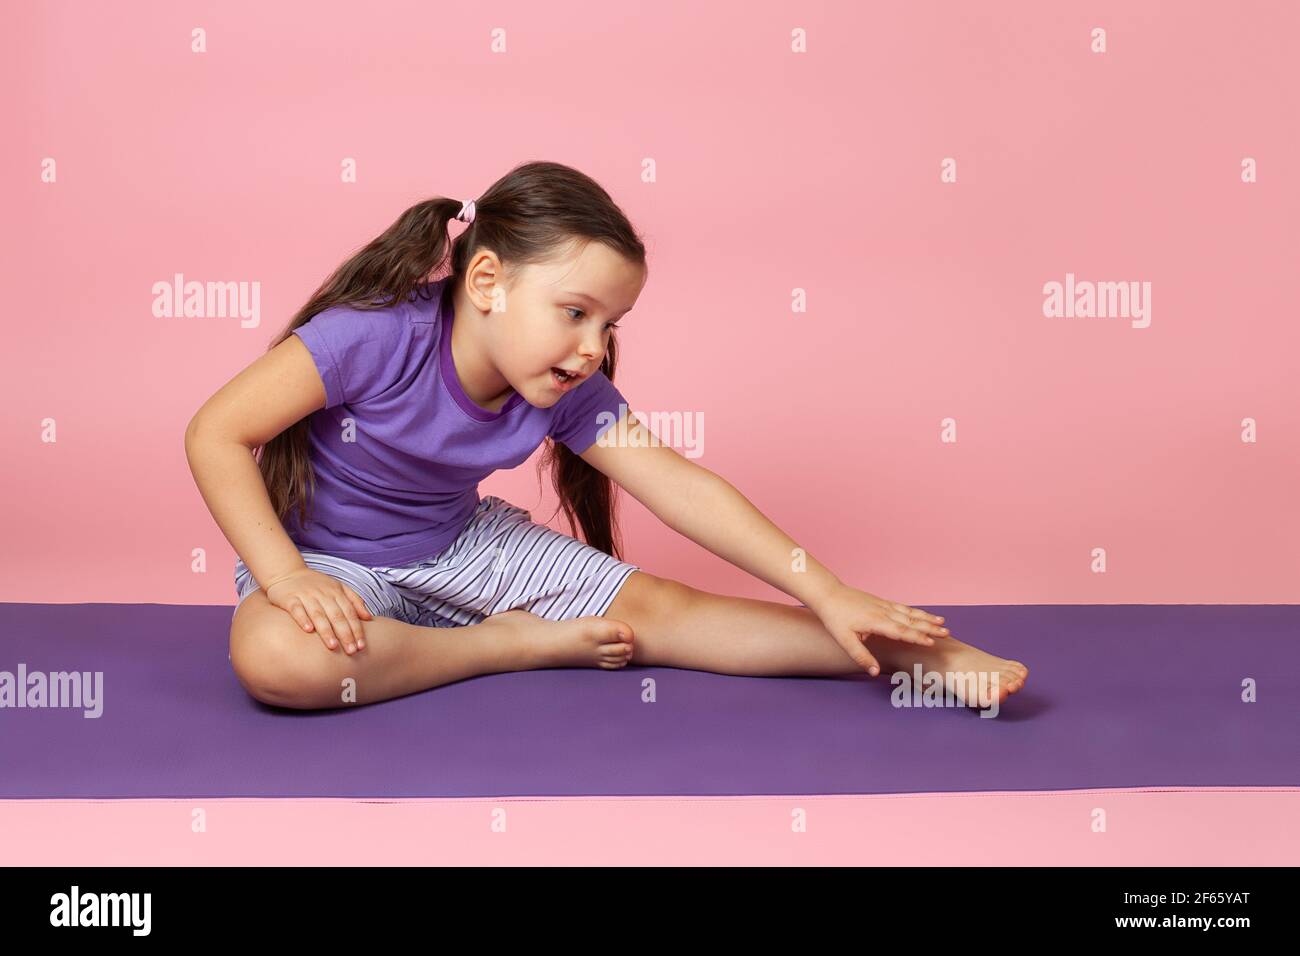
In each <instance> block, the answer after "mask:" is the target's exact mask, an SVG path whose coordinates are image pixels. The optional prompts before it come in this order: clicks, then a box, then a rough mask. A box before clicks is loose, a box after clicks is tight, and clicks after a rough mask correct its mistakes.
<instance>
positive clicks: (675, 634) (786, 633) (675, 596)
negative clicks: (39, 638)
mask: <svg viewBox="0 0 1300 956" xmlns="http://www.w3.org/2000/svg"><path fill="white" fill-rule="evenodd" d="M606 616H607V617H611V618H614V619H616V620H619V621H623V622H626V623H627V624H628V625H630V626H631V628H632V630H633V642H632V643H633V650H632V661H631V663H633V664H647V665H657V666H664V667H685V668H690V669H692V670H704V671H713V672H715V673H719V674H740V675H746V676H751V677H775V676H781V675H786V676H805V677H830V676H836V675H843V674H865V673H866V672H865V671H863V670H862V669H861V668H860V667H858V665H857V664H855V663H854V662H853V661H852V659H850V658H849V656H848V654H846V653H845V651H844V649H843V648H841V647H840V646H839V644H837V643H836V642H835V639H834V638H833V637H831V635H830V634H829V633H827V631H826V629H825V628H824V627H823V626H822V623H821V621H820V620H818V618H817V615H816V614H814V613H813V612H812V611H810V610H809V609H808V608H805V607H798V606H794V605H787V604H777V603H774V602H772V601H760V600H754V599H751V598H740V597H726V596H724V595H720V594H710V593H708V592H706V591H700V590H697V589H695V588H692V587H689V586H687V585H685V584H681V583H679V582H677V581H672V580H669V579H667V578H660V577H656V576H655V575H652V574H648V573H647V572H645V571H634V572H633V573H632V574H631V575H630V576H629V577H628V579H627V581H626V582H625V583H624V585H623V587H622V588H621V589H620V591H619V593H618V594H617V595H616V596H615V598H614V602H613V603H612V604H611V605H610V607H609V609H608V611H607V612H606ZM867 647H868V649H869V650H870V651H871V653H872V655H874V656H875V658H876V660H878V661H879V662H880V667H881V671H880V676H879V678H877V679H882V678H883V679H885V680H888V678H889V674H890V673H891V672H893V671H897V670H911V668H912V667H913V665H914V664H917V663H920V664H921V665H922V666H923V669H924V670H927V671H928V670H936V671H940V672H947V671H952V672H956V673H964V672H966V671H976V672H979V671H985V672H994V671H996V672H997V673H998V674H999V680H998V684H999V697H1000V698H1004V697H1005V696H1006V695H1007V694H1009V693H1012V692H1014V691H1017V690H1019V689H1020V688H1021V687H1022V686H1024V682H1025V679H1026V677H1027V676H1028V674H1029V670H1028V668H1026V667H1025V666H1024V665H1023V664H1021V663H1020V662H1019V661H1009V660H1006V659H1004V658H1001V657H997V656H996V655H993V654H988V653H985V652H984V651H981V650H979V649H978V648H975V647H972V646H971V645H969V644H966V643H964V642H962V641H960V640H958V639H957V638H955V637H945V638H942V639H936V640H935V643H934V645H933V646H932V647H922V646H920V645H917V644H905V643H903V642H901V641H895V640H891V639H890V638H886V637H880V636H872V637H870V638H868V639H867Z"/></svg>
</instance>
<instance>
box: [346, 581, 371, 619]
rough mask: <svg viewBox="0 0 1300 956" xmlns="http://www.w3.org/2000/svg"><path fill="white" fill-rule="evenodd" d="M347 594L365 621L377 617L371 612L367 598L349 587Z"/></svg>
mask: <svg viewBox="0 0 1300 956" xmlns="http://www.w3.org/2000/svg"><path fill="white" fill-rule="evenodd" d="M347 595H348V598H349V599H350V600H351V601H352V603H353V605H354V606H355V607H356V609H357V614H358V615H359V616H360V617H361V619H362V620H363V621H373V620H374V619H375V616H374V615H373V614H371V613H370V608H368V607H366V602H365V599H364V598H363V597H362V596H361V595H360V594H358V593H357V592H356V591H353V590H350V589H349V590H348V592H347Z"/></svg>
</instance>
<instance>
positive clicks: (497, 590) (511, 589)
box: [235, 495, 640, 627]
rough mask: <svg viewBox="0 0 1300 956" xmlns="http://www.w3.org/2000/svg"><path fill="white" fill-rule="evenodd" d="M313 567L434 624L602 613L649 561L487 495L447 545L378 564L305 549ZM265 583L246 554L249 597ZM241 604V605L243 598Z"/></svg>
mask: <svg viewBox="0 0 1300 956" xmlns="http://www.w3.org/2000/svg"><path fill="white" fill-rule="evenodd" d="M301 554H302V558H303V561H304V562H306V564H307V567H309V568H312V569H314V570H316V571H321V572H323V573H325V574H328V575H330V576H331V577H334V578H337V579H338V580H339V581H342V582H343V583H344V584H346V585H347V586H348V587H350V588H352V590H354V591H356V592H357V594H358V595H359V596H360V597H361V599H362V600H363V601H365V602H366V607H367V608H369V610H370V613H371V614H374V615H375V616H376V617H392V618H397V619H398V620H401V621H405V622H407V623H408V624H419V625H422V626H425V627H460V626H463V625H466V624H477V623H478V622H479V621H481V620H483V619H484V618H485V617H487V616H489V615H491V614H497V613H499V612H501V611H507V610H511V609H514V608H520V609H522V610H525V611H530V612H531V613H533V614H536V615H537V616H538V617H542V618H546V619H547V620H551V621H566V620H569V619H571V618H577V617H586V616H588V615H602V614H604V613H605V611H606V610H607V609H608V608H609V606H610V604H612V603H613V601H614V596H615V595H616V594H617V593H618V590H619V588H620V587H622V586H623V582H624V581H626V580H627V578H628V576H629V575H631V573H632V572H633V571H639V570H640V568H639V567H638V566H637V565H635V564H628V563H627V562H626V561H619V560H618V559H617V558H614V557H611V556H610V555H608V554H605V552H603V551H599V550H597V549H596V548H593V547H591V546H590V545H587V544H584V543H583V542H581V541H579V540H577V539H576V538H573V537H571V536H570V535H567V534H562V533H561V532H559V531H553V530H551V529H550V528H548V527H546V526H545V525H539V524H536V523H534V522H533V520H532V514H531V512H528V511H525V510H524V509H523V508H518V507H516V506H514V505H512V504H510V503H509V502H508V501H504V500H503V499H501V498H498V497H496V496H495V495H486V496H484V497H483V498H482V500H480V501H479V505H478V508H477V509H476V510H475V512H474V514H473V515H471V516H470V519H469V522H468V523H467V524H466V525H465V529H464V530H463V531H462V532H461V533H460V535H459V536H458V537H457V538H456V540H455V541H453V542H452V543H451V544H450V545H448V546H447V547H446V548H444V549H443V550H442V551H441V552H440V553H438V554H436V555H434V556H433V557H432V558H428V559H426V560H424V561H421V562H419V563H418V564H408V565H406V566H404V567H368V566H365V565H361V564H357V563H355V562H353V561H349V560H347V559H346V558H339V557H335V556H334V555H331V554H326V553H324V552H320V551H301ZM258 587H259V585H258V583H257V581H256V580H254V579H253V575H252V572H250V571H249V570H248V567H247V565H245V564H244V562H243V560H242V559H240V560H238V561H236V562H235V592H236V594H237V596H238V597H239V602H240V603H241V604H242V603H243V600H244V598H246V597H247V596H248V595H249V594H251V593H252V592H253V591H256V590H257V589H258ZM236 610H238V605H236Z"/></svg>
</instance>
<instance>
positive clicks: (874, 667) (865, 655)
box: [839, 631, 880, 677]
mask: <svg viewBox="0 0 1300 956" xmlns="http://www.w3.org/2000/svg"><path fill="white" fill-rule="evenodd" d="M848 638H849V639H848V640H843V641H840V642H839V643H840V646H841V647H843V648H844V650H845V651H847V652H848V655H849V657H851V658H853V662H854V663H855V664H857V665H858V666H859V667H861V668H862V669H863V670H864V671H866V672H867V673H868V674H870V675H871V676H872V677H875V676H876V675H877V674H879V673H880V665H879V664H878V663H876V659H875V658H874V657H872V656H871V652H870V651H869V650H867V645H866V644H864V643H863V635H862V634H859V633H857V632H856V631H850V632H849V635H848Z"/></svg>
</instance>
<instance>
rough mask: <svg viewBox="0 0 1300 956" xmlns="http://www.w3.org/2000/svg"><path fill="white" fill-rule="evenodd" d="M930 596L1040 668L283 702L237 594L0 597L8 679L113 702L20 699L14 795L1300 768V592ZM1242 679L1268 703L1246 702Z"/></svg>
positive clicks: (754, 787)
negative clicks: (128, 600) (976, 678)
mask: <svg viewBox="0 0 1300 956" xmlns="http://www.w3.org/2000/svg"><path fill="white" fill-rule="evenodd" d="M927 609H928V610H931V611H933V612H934V613H938V614H944V615H945V616H947V618H948V623H949V625H950V626H951V627H952V629H953V631H954V633H956V634H957V635H958V636H959V637H961V638H962V639H963V640H965V641H967V642H968V643H971V644H975V645H977V646H979V647H982V648H984V649H985V650H988V651H990V652H992V653H995V654H1000V655H1002V656H1004V657H1011V658H1015V659H1017V660H1022V661H1024V662H1025V663H1026V664H1027V665H1028V666H1029V668H1030V670H1031V674H1030V681H1029V685H1028V686H1027V687H1026V688H1025V690H1023V691H1021V692H1020V693H1018V694H1015V695H1012V697H1011V699H1010V700H1009V701H1007V702H1006V703H1004V704H1003V706H1002V709H1001V712H1000V713H999V715H998V716H997V717H996V718H992V719H990V718H983V717H980V716H979V715H978V712H976V711H973V710H968V709H964V708H958V709H949V708H895V707H893V706H892V705H891V703H890V691H891V689H892V688H891V687H890V686H889V685H888V684H887V683H886V682H885V680H882V679H875V680H873V679H870V678H867V677H866V676H865V675H863V676H862V677H849V678H756V677H728V676H722V675H717V674H709V673H703V672H699V671H687V670H676V669H672V668H652V667H629V668H626V669H624V670H620V671H602V670H599V669H589V670H582V669H572V670H544V671H532V672H527V673H514V674H495V675H488V676H484V677H477V678H473V679H471V680H467V681H461V682H459V683H456V684H450V685H447V686H444V687H439V688H435V689H433V690H429V691H425V692H422V693H418V694H413V695H410V696H408V697H404V698H400V699H397V700H393V701H386V702H383V703H378V704H371V705H366V706H363V707H359V708H354V709H350V710H334V711H320V712H305V711H288V710H280V709H277V708H272V707H267V706H265V705H263V704H260V703H258V702H257V701H255V700H253V699H252V698H251V697H249V696H248V695H247V694H246V693H245V692H244V690H243V688H242V687H241V686H240V685H239V683H238V682H237V680H236V678H235V675H234V672H233V671H232V670H231V667H230V662H229V660H227V657H226V655H227V653H228V628H229V625H230V615H231V608H230V607H226V606H217V607H211V606H172V605H157V604H145V605H126V604H71V605H49V604H44V605H43V604H3V605H0V627H2V628H3V634H4V637H3V640H2V641H0V671H8V672H10V673H16V671H17V669H18V666H19V665H20V663H21V664H22V665H24V666H25V667H26V670H27V671H28V672H33V671H41V672H45V673H49V672H55V671H73V670H76V671H82V672H92V673H93V672H96V671H99V672H102V674H103V678H102V679H103V684H102V707H103V712H102V716H100V717H98V718H93V719H91V718H86V717H84V716H83V710H82V709H68V708H63V709H56V708H45V709H28V708H21V709H9V708H3V709H0V798H33V797H41V798H66V797H100V798H117V797H277V796H280V797H308V796H310V797H321V796H326V797H466V796H516V795H547V796H613V795H736V794H840V793H844V794H848V793H911V792H928V791H981V790H1060V789H1076V788H1092V787H1144V786H1153V787H1209V786H1224V787H1249V786H1297V785H1300V763H1298V761H1297V745H1296V742H1297V740H1298V739H1300V735H1298V734H1297V731H1298V730H1300V707H1298V706H1297V704H1300V677H1298V675H1300V668H1298V667H1297V664H1300V644H1298V643H1297V634H1300V626H1298V625H1300V607H1297V606H1295V605H1249V606H1222V605H1188V606H1179V605H1110V606H1096V605H1093V606H1074V605H1028V606H1012V607H938V606H935V607H927ZM323 652H324V651H323V649H322V653H323ZM648 677H650V678H654V680H655V684H656V688H655V694H656V698H657V699H656V701H655V702H654V703H645V702H643V700H642V682H643V681H644V680H645V679H646V678H648ZM1245 678H1252V679H1253V680H1254V681H1255V683H1256V685H1257V687H1258V690H1257V695H1258V700H1257V702H1255V703H1243V702H1242V700H1241V695H1242V681H1243V679H1245Z"/></svg>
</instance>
